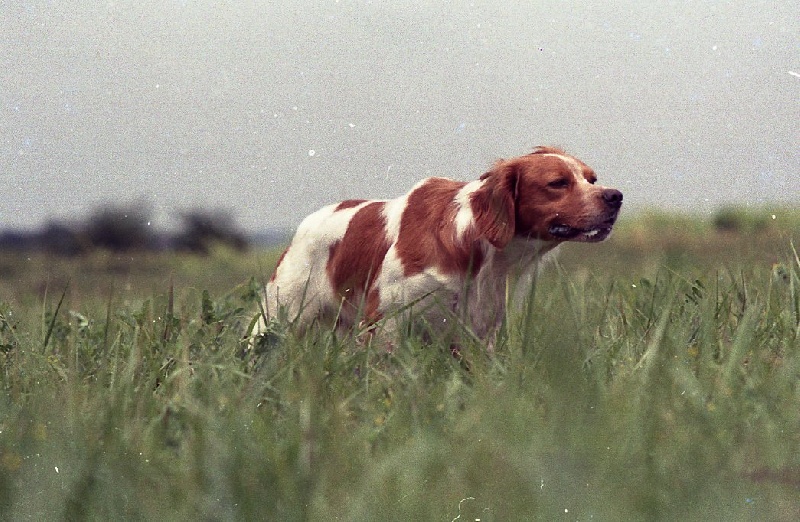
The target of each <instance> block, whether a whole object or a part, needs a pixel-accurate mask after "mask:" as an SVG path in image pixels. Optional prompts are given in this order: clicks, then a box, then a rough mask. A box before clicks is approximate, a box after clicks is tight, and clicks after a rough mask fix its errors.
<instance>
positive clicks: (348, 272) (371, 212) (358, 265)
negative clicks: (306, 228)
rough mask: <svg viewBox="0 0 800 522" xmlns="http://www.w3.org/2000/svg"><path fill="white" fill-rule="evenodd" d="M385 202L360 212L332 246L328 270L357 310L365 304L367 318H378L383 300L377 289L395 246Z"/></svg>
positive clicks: (341, 293)
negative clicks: (388, 229)
mask: <svg viewBox="0 0 800 522" xmlns="http://www.w3.org/2000/svg"><path fill="white" fill-rule="evenodd" d="M384 206H385V203H383V202H380V201H378V202H374V203H370V204H368V205H366V206H365V207H364V208H362V209H361V210H359V211H358V212H356V214H355V215H354V216H353V218H352V219H351V220H350V224H349V225H348V226H347V231H346V232H345V234H344V236H343V237H342V239H340V240H339V241H336V242H335V243H333V244H332V245H331V246H330V252H329V256H328V264H327V266H326V270H327V272H328V278H329V280H330V282H331V286H332V287H333V290H334V291H335V292H336V293H337V294H338V295H339V296H340V297H341V298H342V299H343V300H344V301H345V303H346V304H347V305H348V306H349V307H351V310H349V311H350V312H352V311H357V310H359V309H360V307H361V306H362V305H363V306H364V308H363V314H364V316H365V317H366V318H367V319H370V320H374V319H377V309H378V305H379V303H380V295H379V294H378V290H377V289H376V288H373V285H374V283H375V278H376V277H377V276H378V273H379V272H380V269H381V264H382V263H383V258H384V257H385V256H386V252H387V251H388V250H389V247H390V246H391V245H390V243H389V240H388V239H387V238H386V218H385V217H384V216H383V214H382V210H383V208H384Z"/></svg>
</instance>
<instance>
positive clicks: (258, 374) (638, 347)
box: [0, 210, 800, 522]
mask: <svg viewBox="0 0 800 522" xmlns="http://www.w3.org/2000/svg"><path fill="white" fill-rule="evenodd" d="M717 218H718V219H717V223H716V226H712V224H711V223H710V221H709V220H698V219H696V218H690V217H685V216H684V217H681V216H672V215H664V214H640V215H638V216H635V217H633V218H629V219H628V220H626V221H623V222H621V223H620V225H619V227H618V230H617V231H616V232H615V235H614V236H612V238H611V239H609V240H608V241H607V242H605V243H603V244H600V245H577V244H575V245H565V246H564V247H563V248H562V250H561V255H560V256H559V258H558V260H557V261H556V262H555V263H552V264H551V265H549V266H547V267H546V268H545V269H544V270H543V272H542V274H541V276H540V277H539V279H538V280H537V281H536V285H535V287H534V290H533V292H532V295H531V298H530V301H529V306H528V310H527V311H526V313H525V314H524V315H521V316H518V317H516V318H515V319H514V320H510V321H509V323H508V324H507V325H506V326H505V329H504V331H503V333H502V336H501V341H500V343H499V345H498V347H497V350H496V353H495V354H494V355H493V356H488V355H487V354H486V353H485V352H484V351H483V350H482V349H481V346H480V345H479V343H477V342H475V343H472V344H467V345H465V346H464V347H463V348H462V352H461V355H462V358H460V359H458V358H455V357H453V356H452V355H451V354H450V351H449V349H448V342H447V339H446V338H438V337H434V339H433V340H428V341H425V340H423V339H421V338H417V337H414V336H407V337H405V338H403V339H402V340H401V341H400V342H399V343H398V345H397V346H396V347H395V349H394V350H393V351H392V352H391V353H389V352H387V351H386V350H384V349H382V348H380V347H376V346H362V345H359V344H356V343H355V342H352V341H348V340H347V339H337V338H335V337H334V336H332V335H331V333H330V332H328V331H325V330H319V331H314V332H311V333H310V334H308V335H306V336H305V337H299V338H298V337H296V336H294V335H293V334H292V332H291V331H290V330H287V329H277V330H276V331H275V333H274V335H273V336H272V337H271V339H270V343H268V346H262V347H261V348H260V349H259V350H258V351H257V352H253V351H247V350H246V345H245V344H244V343H242V341H241V337H242V335H243V333H244V332H245V330H246V327H247V324H248V323H249V322H250V321H251V320H252V318H253V317H254V315H255V314H256V313H257V304H256V298H257V295H258V283H259V282H260V281H263V280H265V279H266V278H268V277H269V274H270V272H271V269H272V266H273V264H274V262H275V259H276V253H277V252H274V251H269V252H253V253H250V254H247V255H241V254H236V253H233V252H231V251H228V250H224V249H219V250H216V251H214V252H213V253H212V255H210V256H207V257H191V256H185V255H184V256H181V255H177V254H159V255H152V254H151V255H144V254H111V253H94V254H91V255H87V256H84V257H79V258H52V257H47V256H45V255H43V254H30V255H28V254H25V255H22V254H12V253H6V254H0V372H1V373H0V386H2V396H0V518H3V519H10V520H23V519H35V520H58V519H67V520H81V519H97V520H120V519H149V520H191V519H199V520H441V521H448V522H449V521H451V520H461V521H464V520H469V521H475V520H481V521H508V520H655V519H672V520H674V519H682V520H787V521H788V520H796V519H797V516H798V513H800V407H799V406H800V340H798V336H799V335H800V259H798V257H797V252H796V251H795V249H796V248H800V218H799V217H798V213H797V212H796V211H787V210H779V211H772V212H766V211H764V212H760V213H759V212H754V213H747V212H739V213H737V212H730V216H727V219H728V221H726V220H725V219H723V218H726V216H724V215H723V216H721V217H720V215H718V216H717Z"/></svg>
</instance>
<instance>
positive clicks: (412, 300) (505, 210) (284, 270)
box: [252, 147, 622, 347]
mask: <svg viewBox="0 0 800 522" xmlns="http://www.w3.org/2000/svg"><path fill="white" fill-rule="evenodd" d="M596 180H597V177H596V175H595V173H594V171H593V170H592V169H591V168H589V167H588V166H587V165H586V164H584V163H583V162H582V161H580V160H578V159H577V158H574V157H572V156H570V155H568V154H566V153H565V152H564V151H562V150H560V149H556V148H551V147H539V148H537V149H535V150H534V152H533V153H531V154H527V155H525V156H521V157H518V158H513V159H509V160H500V161H498V162H497V163H496V164H495V165H494V167H493V168H492V169H491V170H490V171H489V172H487V173H485V174H484V175H482V176H481V177H480V179H478V180H475V181H471V182H463V181H454V180H450V179H445V178H428V179H425V180H422V181H421V182H419V183H418V184H417V185H416V186H414V188H412V189H411V191H410V192H408V193H407V194H405V195H403V196H400V197H399V198H396V199H391V200H347V201H343V202H341V203H338V204H333V205H329V206H327V207H324V208H322V209H320V210H318V211H317V212H315V213H313V214H311V215H310V216H308V217H307V218H305V220H303V222H302V223H301V224H300V226H299V228H298V229H297V233H296V234H295V236H294V239H293V240H292V242H291V244H290V245H289V247H288V248H287V249H286V251H284V253H283V255H282V256H281V258H280V260H279V261H278V266H277V268H276V269H275V272H274V274H273V275H272V278H271V279H270V281H269V283H268V284H267V286H266V289H265V299H264V308H263V311H264V313H263V314H262V317H261V318H260V320H259V321H258V323H257V324H256V325H255V327H254V329H253V332H252V333H253V334H254V335H259V334H261V333H263V332H264V331H265V330H266V328H267V321H268V320H271V318H275V317H277V316H278V311H279V309H281V308H282V309H283V310H284V311H285V313H286V317H288V318H289V319H291V320H293V321H295V323H296V324H297V325H298V326H299V327H300V328H301V329H302V328H305V327H307V326H308V325H309V324H310V323H311V322H312V321H314V320H315V319H328V320H330V321H336V324H337V328H340V329H348V328H351V327H353V326H357V324H356V323H359V324H360V325H362V326H364V325H366V326H370V325H375V324H376V323H378V321H379V320H381V319H382V318H384V317H389V316H396V315H397V314H398V313H399V312H401V311H403V310H405V309H407V308H408V307H411V308H413V309H414V310H415V311H416V312H419V313H421V314H423V315H424V316H425V318H426V319H427V320H428V321H429V322H431V323H433V324H436V321H446V320H447V318H448V315H449V316H450V317H453V316H455V317H460V318H461V319H462V320H463V323H464V324H465V326H467V327H469V328H471V330H472V332H473V333H474V334H475V335H476V336H478V337H479V338H482V339H485V340H486V341H487V342H488V343H489V345H490V347H491V345H492V344H493V336H494V332H495V331H496V329H497V327H498V326H499V325H500V323H501V322H502V320H503V316H504V314H505V307H506V281H507V278H508V276H509V275H515V276H521V277H522V280H523V281H524V280H525V279H528V280H530V279H531V277H532V274H533V272H534V271H535V270H536V266H537V264H538V260H539V258H541V257H542V256H543V255H544V254H546V253H548V252H550V251H552V250H553V249H554V248H555V247H556V246H558V245H559V244H560V243H562V242H564V241H583V242H597V241H602V240H604V239H605V238H606V237H608V235H609V234H610V233H611V227H612V226H613V225H614V222H615V221H616V219H617V214H618V213H619V210H620V207H621V206H622V193H621V192H620V191H618V190H614V189H610V188H605V187H602V186H600V185H598V184H596V183H595V182H596ZM515 295H516V296H517V297H516V298H515V300H517V299H519V296H525V295H527V293H526V290H525V288H524V286H523V285H519V286H518V287H517V289H516V292H515ZM389 329H390V330H391V327H390V328H389Z"/></svg>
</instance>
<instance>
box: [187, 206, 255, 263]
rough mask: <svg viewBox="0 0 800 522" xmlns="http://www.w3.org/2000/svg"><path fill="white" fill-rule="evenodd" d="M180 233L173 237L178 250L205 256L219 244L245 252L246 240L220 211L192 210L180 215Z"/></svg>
mask: <svg viewBox="0 0 800 522" xmlns="http://www.w3.org/2000/svg"><path fill="white" fill-rule="evenodd" d="M181 220H182V221H183V229H182V231H181V232H180V233H179V234H178V235H177V236H176V237H175V239H174V244H175V248H176V249H178V250H188V251H190V252H195V253H200V254H207V253H208V252H209V251H210V250H211V247H212V246H213V245H214V244H221V245H225V246H228V247H230V248H233V249H235V250H240V251H242V250H246V249H247V247H248V242H247V238H246V237H245V235H244V233H242V232H241V231H240V230H238V229H237V228H236V226H235V223H234V221H233V218H232V217H231V215H230V214H227V213H225V212H224V211H222V210H214V211H201V210H194V211H191V212H185V213H183V214H181Z"/></svg>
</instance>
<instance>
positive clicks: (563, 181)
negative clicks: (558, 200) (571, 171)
mask: <svg viewBox="0 0 800 522" xmlns="http://www.w3.org/2000/svg"><path fill="white" fill-rule="evenodd" d="M547 186H548V187H550V188H554V189H563V188H567V187H569V180H568V179H567V178H560V179H556V180H553V181H551V182H550V183H548V184H547Z"/></svg>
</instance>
